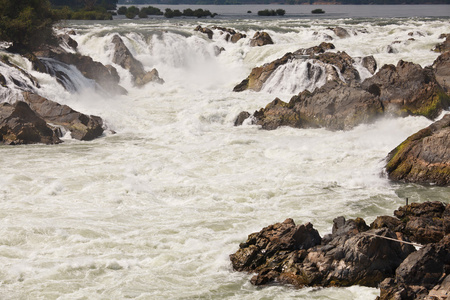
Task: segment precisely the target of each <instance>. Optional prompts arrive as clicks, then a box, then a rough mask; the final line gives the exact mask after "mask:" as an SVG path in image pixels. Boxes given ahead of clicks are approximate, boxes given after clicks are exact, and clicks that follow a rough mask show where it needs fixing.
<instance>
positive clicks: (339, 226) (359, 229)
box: [230, 217, 414, 288]
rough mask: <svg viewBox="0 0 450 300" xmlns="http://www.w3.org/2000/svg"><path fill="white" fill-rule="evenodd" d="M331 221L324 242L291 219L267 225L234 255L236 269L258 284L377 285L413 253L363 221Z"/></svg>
mask: <svg viewBox="0 0 450 300" xmlns="http://www.w3.org/2000/svg"><path fill="white" fill-rule="evenodd" d="M333 223H334V225H333V233H332V234H331V235H329V236H326V237H324V239H323V240H322V239H321V238H320V235H319V234H318V232H317V231H316V230H314V229H313V226H312V224H310V223H307V224H305V225H295V223H294V222H293V221H292V220H291V219H287V220H286V221H284V222H283V223H277V224H274V225H271V226H269V227H266V228H264V229H263V230H261V231H260V232H258V233H253V234H250V235H249V236H248V239H247V241H246V242H245V243H242V244H240V245H239V248H240V249H239V250H238V251H237V252H236V253H234V254H232V255H230V260H231V263H232V266H233V268H234V269H235V270H237V271H246V272H249V273H255V272H256V273H257V275H255V276H254V277H253V278H252V279H251V282H252V283H253V284H255V285H264V284H268V283H270V282H274V281H275V282H278V283H283V284H289V285H292V286H294V287H297V288H302V287H304V286H324V287H328V286H350V285H355V284H358V285H365V286H372V287H375V286H377V285H378V283H380V282H381V281H382V280H383V279H384V278H386V277H389V276H393V275H394V273H395V270H396V268H397V267H398V266H399V265H400V264H401V262H402V261H403V260H404V259H405V258H406V257H407V256H408V255H409V254H410V253H412V252H413V251H414V248H413V247H412V246H409V247H403V246H402V244H400V243H398V242H395V241H392V240H390V239H394V240H397V236H396V234H395V233H394V232H392V231H391V230H390V229H388V228H382V229H373V230H368V229H369V228H368V226H367V225H366V224H365V222H364V220H362V219H356V220H347V221H346V220H345V219H344V218H343V217H340V218H336V219H335V220H334V222H333ZM380 237H386V238H389V239H385V238H380Z"/></svg>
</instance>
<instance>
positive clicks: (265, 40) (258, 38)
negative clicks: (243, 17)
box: [250, 31, 273, 47]
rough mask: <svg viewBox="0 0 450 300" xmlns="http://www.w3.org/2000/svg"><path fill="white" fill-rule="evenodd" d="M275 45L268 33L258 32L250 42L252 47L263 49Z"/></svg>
mask: <svg viewBox="0 0 450 300" xmlns="http://www.w3.org/2000/svg"><path fill="white" fill-rule="evenodd" d="M271 44H273V41H272V38H271V37H270V35H269V34H268V33H267V32H264V31H263V32H259V31H258V32H256V33H255V35H254V36H253V38H252V39H251V40H250V47H261V46H264V45H271Z"/></svg>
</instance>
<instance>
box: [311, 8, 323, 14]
mask: <svg viewBox="0 0 450 300" xmlns="http://www.w3.org/2000/svg"><path fill="white" fill-rule="evenodd" d="M311 13H313V14H324V13H325V11H324V10H322V9H320V8H316V9H313V10H312V11H311Z"/></svg>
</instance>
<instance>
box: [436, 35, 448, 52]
mask: <svg viewBox="0 0 450 300" xmlns="http://www.w3.org/2000/svg"><path fill="white" fill-rule="evenodd" d="M439 38H440V39H443V38H445V41H443V42H442V43H440V44H437V45H436V46H435V47H434V48H433V51H434V52H446V51H450V33H448V34H441V35H440V36H439Z"/></svg>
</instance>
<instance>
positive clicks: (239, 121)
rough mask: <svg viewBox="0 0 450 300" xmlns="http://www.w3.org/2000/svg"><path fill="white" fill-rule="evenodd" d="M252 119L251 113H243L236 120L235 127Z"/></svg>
mask: <svg viewBox="0 0 450 300" xmlns="http://www.w3.org/2000/svg"><path fill="white" fill-rule="evenodd" d="M249 117H250V113H249V112H247V111H242V112H240V113H239V115H238V116H237V118H236V120H235V121H234V126H240V125H242V123H244V121H245V120H246V119H248V118H249Z"/></svg>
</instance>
